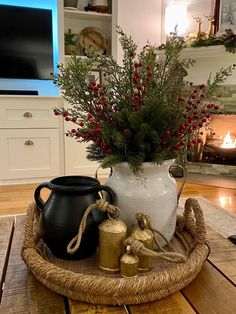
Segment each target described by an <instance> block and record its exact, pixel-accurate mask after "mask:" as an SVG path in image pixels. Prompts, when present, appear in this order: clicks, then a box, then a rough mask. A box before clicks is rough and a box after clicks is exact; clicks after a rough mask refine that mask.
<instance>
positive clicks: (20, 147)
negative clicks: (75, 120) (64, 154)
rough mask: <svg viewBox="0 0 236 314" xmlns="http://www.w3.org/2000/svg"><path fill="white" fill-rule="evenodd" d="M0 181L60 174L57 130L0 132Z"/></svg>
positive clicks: (10, 130) (4, 130)
mask: <svg viewBox="0 0 236 314" xmlns="http://www.w3.org/2000/svg"><path fill="white" fill-rule="evenodd" d="M0 144H1V155H0V177H1V178H2V179H19V178H35V177H36V178H37V177H49V176H56V175H58V173H59V171H60V149H59V133H58V130H57V129H43V130H40V129H27V130H24V129H19V130H13V129H2V130H0Z"/></svg>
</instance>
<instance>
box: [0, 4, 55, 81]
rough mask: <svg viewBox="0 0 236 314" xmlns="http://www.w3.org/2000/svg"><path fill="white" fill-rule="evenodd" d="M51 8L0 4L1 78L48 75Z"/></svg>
mask: <svg viewBox="0 0 236 314" xmlns="http://www.w3.org/2000/svg"><path fill="white" fill-rule="evenodd" d="M52 72H53V35H52V11H51V10H48V9H37V8H26V7H18V6H10V5H0V78H11V79H12V78H15V79H38V80H48V79H51V76H50V73H52Z"/></svg>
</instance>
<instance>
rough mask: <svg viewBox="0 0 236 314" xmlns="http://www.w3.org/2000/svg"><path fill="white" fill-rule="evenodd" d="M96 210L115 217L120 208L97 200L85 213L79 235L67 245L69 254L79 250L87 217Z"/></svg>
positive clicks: (102, 200)
mask: <svg viewBox="0 0 236 314" xmlns="http://www.w3.org/2000/svg"><path fill="white" fill-rule="evenodd" d="M95 208H98V209H99V210H100V211H102V212H107V213H108V215H109V214H111V215H114V214H115V213H116V212H117V211H118V210H119V209H118V207H116V206H113V205H111V204H110V203H108V202H106V201H105V200H104V199H100V200H97V201H96V203H93V204H91V205H89V207H88V208H87V209H86V211H85V212H84V215H83V218H82V220H81V223H80V226H79V230H78V234H77V235H76V236H75V237H74V238H73V239H72V240H71V241H70V243H69V244H68V245H67V253H69V254H73V253H75V252H76V251H77V250H78V249H79V247H80V243H81V239H82V235H83V233H84V231H85V228H86V224H87V217H88V215H89V213H90V212H91V211H92V210H93V209H95Z"/></svg>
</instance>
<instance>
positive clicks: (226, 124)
mask: <svg viewBox="0 0 236 314" xmlns="http://www.w3.org/2000/svg"><path fill="white" fill-rule="evenodd" d="M202 133H203V134H201V135H200V138H201V141H202V142H201V143H200V144H196V145H195V146H194V147H193V148H192V149H191V150H190V151H189V154H188V161H194V162H202V163H212V164H220V165H234V166H235V165H236V115H235V114H232V115H222V114H220V115H214V116H213V117H212V122H211V126H210V128H209V129H208V130H204V131H203V132H202Z"/></svg>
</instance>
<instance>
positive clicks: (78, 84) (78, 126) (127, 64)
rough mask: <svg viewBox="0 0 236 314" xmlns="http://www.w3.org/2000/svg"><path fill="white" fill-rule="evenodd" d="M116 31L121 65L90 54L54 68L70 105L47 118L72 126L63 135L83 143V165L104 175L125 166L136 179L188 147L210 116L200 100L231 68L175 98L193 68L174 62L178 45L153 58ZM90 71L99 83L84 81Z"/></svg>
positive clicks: (209, 108) (174, 43)
mask: <svg viewBox="0 0 236 314" xmlns="http://www.w3.org/2000/svg"><path fill="white" fill-rule="evenodd" d="M117 32H118V34H119V37H120V44H121V47H122V49H123V51H124V55H123V63H122V65H120V64H118V63H117V62H116V60H115V59H114V58H113V57H112V56H111V57H107V56H97V55H95V54H92V53H91V55H90V56H89V57H88V58H86V59H82V58H79V57H77V56H76V55H73V56H72V58H71V61H70V63H69V65H68V66H67V67H64V66H63V65H59V74H58V75H56V76H55V77H54V82H55V84H56V85H58V86H60V88H61V90H62V94H63V97H64V98H65V99H66V100H67V102H68V103H69V104H70V106H69V107H68V108H67V109H66V108H63V109H60V108H55V114H56V115H62V116H63V117H64V119H65V121H70V122H73V123H74V128H73V129H71V130H69V131H68V132H67V134H66V135H67V136H69V137H73V138H75V140H77V141H78V142H88V143H89V146H88V158H89V159H91V160H98V161H100V162H101V165H102V167H104V168H106V167H111V166H114V165H116V164H118V163H120V162H128V163H129V166H130V168H131V169H132V171H133V172H134V173H135V174H139V173H140V172H142V165H143V162H153V163H156V164H160V163H162V162H163V161H164V160H166V159H169V158H175V157H178V156H180V155H181V154H183V153H185V152H186V150H187V148H188V147H191V146H192V145H194V143H195V141H196V140H197V139H196V136H197V134H198V133H197V131H198V130H199V128H200V127H202V126H204V125H207V123H208V120H209V117H210V115H211V112H214V111H215V110H217V109H218V108H217V106H216V105H214V104H210V105H209V104H208V103H207V101H206V97H207V96H209V95H212V94H214V92H215V89H216V87H217V86H218V85H219V84H220V83H222V82H223V81H224V79H225V78H227V77H228V76H229V75H231V73H232V70H233V66H232V67H229V68H227V69H221V70H220V71H219V72H218V73H217V74H216V76H215V78H213V79H211V78H209V80H208V82H207V84H206V85H205V84H201V85H200V86H199V87H198V88H197V89H195V90H193V91H191V92H190V95H189V97H188V98H183V97H182V96H181V94H182V91H183V89H184V87H186V86H187V85H188V83H187V82H186V81H185V80H184V78H185V76H186V75H187V71H188V69H189V67H190V66H192V65H193V63H194V62H193V60H191V59H181V58H180V53H181V51H182V49H183V48H184V47H185V43H184V42H183V41H181V40H179V39H178V38H176V37H172V38H170V40H169V41H168V43H167V44H166V45H164V46H163V47H162V48H163V51H164V57H163V58H160V59H159V58H158V56H157V53H158V48H157V47H154V46H152V45H151V44H147V45H146V46H145V47H144V48H143V49H142V50H141V52H138V50H137V45H136V43H135V42H134V41H133V39H132V38H131V37H129V36H127V35H126V34H124V33H123V31H122V29H121V28H120V27H118V28H117ZM95 66H96V67H97V69H98V70H99V71H100V73H101V77H102V82H98V81H94V82H89V81H88V79H87V75H88V74H89V73H90V72H91V71H92V70H93V69H94V67H95Z"/></svg>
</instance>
